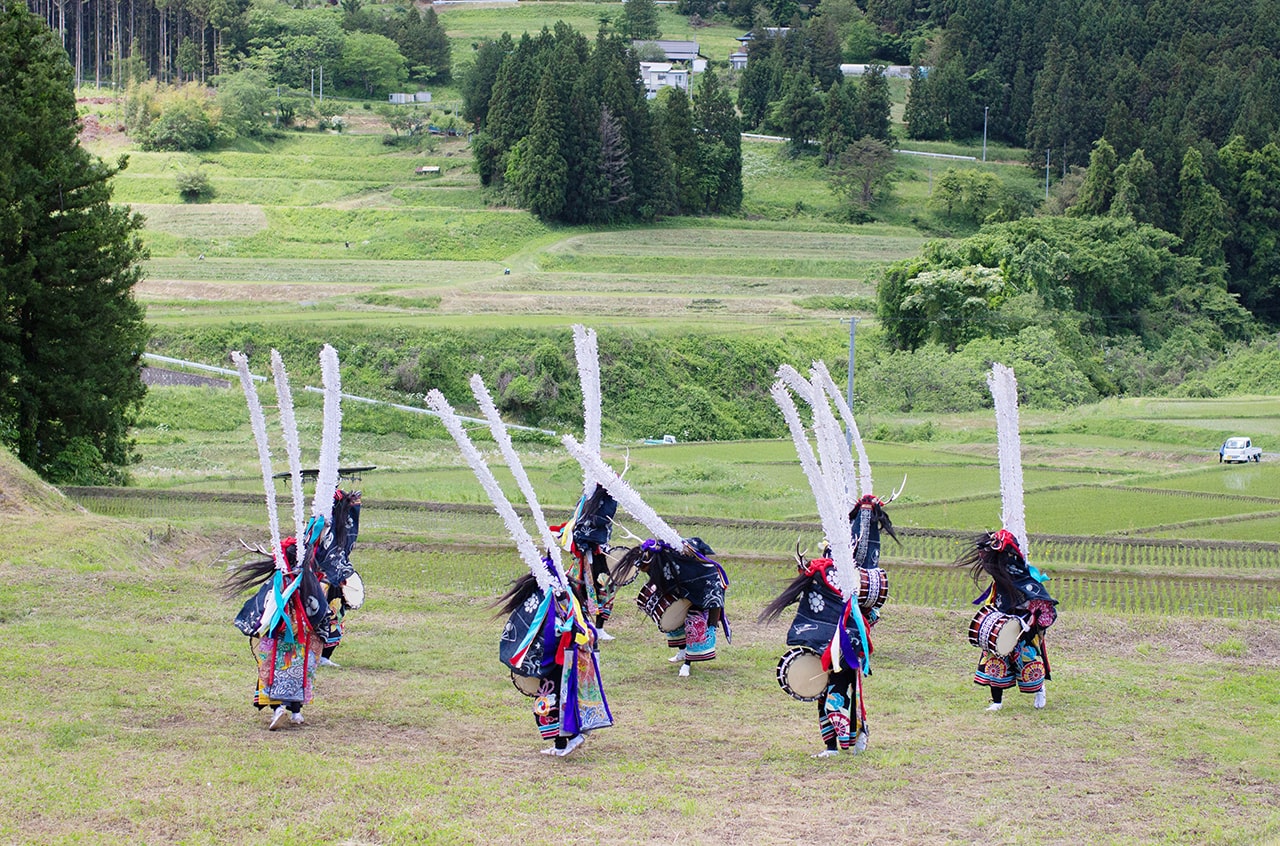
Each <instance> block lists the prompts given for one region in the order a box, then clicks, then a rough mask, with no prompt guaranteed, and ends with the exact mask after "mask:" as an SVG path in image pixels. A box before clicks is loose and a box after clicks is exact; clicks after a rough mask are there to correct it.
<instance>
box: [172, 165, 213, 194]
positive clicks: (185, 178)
mask: <svg viewBox="0 0 1280 846" xmlns="http://www.w3.org/2000/svg"><path fill="white" fill-rule="evenodd" d="M173 180H174V183H175V184H176V185H177V186H178V193H179V194H180V195H181V196H182V199H184V200H187V201H195V200H204V199H208V198H209V197H212V196H213V184H212V183H211V182H209V175H208V174H207V173H205V172H204V170H203V169H202V168H200V167H199V166H196V167H193V168H191V169H189V170H188V169H185V168H184V169H182V170H179V171H178V173H177V175H175V176H174V178H173Z"/></svg>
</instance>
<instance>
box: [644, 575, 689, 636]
mask: <svg viewBox="0 0 1280 846" xmlns="http://www.w3.org/2000/svg"><path fill="white" fill-rule="evenodd" d="M636 605H638V606H640V610H641V611H643V612H644V613H646V614H648V615H649V618H650V619H651V620H653V621H654V622H655V623H657V624H658V628H659V629H660V630H661V631H664V632H674V631H676V630H677V629H679V628H680V627H681V626H683V625H684V621H685V618H686V617H688V616H689V609H690V608H692V607H693V603H692V602H690V601H689V600H687V599H680V598H678V597H675V596H673V595H671V594H669V593H664V594H660V593H658V588H657V586H656V585H655V584H654V583H653V582H649V583H648V584H647V585H645V586H644V587H642V588H640V593H639V594H637V595H636Z"/></svg>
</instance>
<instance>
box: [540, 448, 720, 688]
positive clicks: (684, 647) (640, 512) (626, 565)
mask: <svg viewBox="0 0 1280 846" xmlns="http://www.w3.org/2000/svg"><path fill="white" fill-rule="evenodd" d="M562 441H563V443H564V445H565V449H567V450H569V454H570V455H572V456H573V457H574V458H575V459H577V461H578V463H579V464H581V465H582V469H583V470H584V471H585V472H586V473H587V474H588V475H589V476H591V478H592V479H594V480H595V482H596V483H598V484H599V485H601V486H602V487H604V488H605V490H607V491H608V492H609V494H610V495H612V496H613V497H614V498H615V499H616V500H617V501H618V504H619V505H621V506H622V507H623V508H625V509H626V510H627V512H628V513H630V514H631V515H632V516H633V517H635V518H636V519H637V520H639V521H640V522H641V523H643V524H644V525H645V527H646V528H648V529H649V531H651V532H653V537H651V538H649V539H648V540H645V541H644V542H643V543H642V544H641V545H639V546H636V547H633V548H632V549H631V550H629V551H628V552H627V553H626V555H624V556H622V559H621V560H620V561H619V562H618V563H617V564H616V565H615V566H614V567H613V568H612V570H611V571H610V575H611V577H612V579H613V583H614V584H615V585H618V586H620V587H621V586H625V585H628V584H630V583H631V582H632V581H634V580H635V578H636V576H637V574H638V573H641V572H643V573H645V574H646V575H647V576H648V577H649V581H648V583H647V584H645V586H644V587H643V588H641V590H640V594H639V596H637V597H636V604H637V605H639V606H640V607H641V609H643V610H644V611H645V613H646V614H648V615H649V616H650V617H651V618H652V619H653V620H654V621H655V622H656V623H657V624H658V628H659V630H660V631H662V632H663V633H664V634H665V635H666V637H667V645H668V646H671V647H672V648H674V649H676V653H675V655H673V656H672V657H671V658H670V659H669V660H670V661H671V662H672V663H673V664H679V665H680V671H679V673H680V675H681V676H685V677H687V676H688V675H689V673H690V671H691V668H692V665H693V664H694V663H696V662H699V661H711V660H713V659H714V658H715V657H716V629H717V628H723V629H724V634H725V640H726V641H731V640H732V633H731V629H730V628H729V620H728V618H727V617H726V616H725V610H724V609H725V591H726V590H727V589H728V587H729V577H728V575H727V574H726V573H725V571H724V568H723V567H721V566H720V564H719V563H718V562H717V561H715V560H714V559H712V558H711V557H710V556H712V555H714V554H715V551H714V550H713V549H712V548H711V547H710V546H709V545H708V544H707V543H706V542H705V541H703V540H702V539H701V538H693V537H691V538H682V537H680V535H679V534H678V533H677V532H676V531H675V529H673V528H671V526H669V525H667V523H666V521H664V520H663V519H662V518H661V517H659V516H658V514H657V512H655V511H654V510H653V509H652V508H650V507H649V505H648V504H647V503H645V501H644V500H643V499H641V498H640V495H639V494H637V493H636V492H635V490H633V489H632V487H631V486H630V485H629V484H627V483H626V482H625V481H623V479H622V477H621V476H619V475H618V474H617V473H615V472H614V470H613V468H611V467H609V465H607V464H605V463H604V461H603V460H602V459H601V458H600V456H599V455H598V454H596V453H593V452H591V451H589V450H587V449H586V448H585V447H583V446H582V445H581V444H579V443H578V442H577V441H576V440H575V439H574V438H573V437H572V436H570V435H566V436H565V437H564V438H563V439H562Z"/></svg>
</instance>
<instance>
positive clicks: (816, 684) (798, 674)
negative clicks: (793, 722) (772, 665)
mask: <svg viewBox="0 0 1280 846" xmlns="http://www.w3.org/2000/svg"><path fill="white" fill-rule="evenodd" d="M827 675H828V674H827V671H826V670H824V669H823V668H822V656H821V655H819V654H818V653H817V652H815V651H814V650H812V649H810V648H809V647H807V646H796V647H793V648H792V649H788V650H787V651H786V652H784V653H782V657H781V658H779V659H778V684H779V686H781V687H782V689H783V690H784V691H786V693H787V695H789V696H791V697H792V698H794V699H799V700H800V701H801V702H813V701H814V700H816V699H817V698H818V697H820V696H822V692H823V691H824V690H826V689H827Z"/></svg>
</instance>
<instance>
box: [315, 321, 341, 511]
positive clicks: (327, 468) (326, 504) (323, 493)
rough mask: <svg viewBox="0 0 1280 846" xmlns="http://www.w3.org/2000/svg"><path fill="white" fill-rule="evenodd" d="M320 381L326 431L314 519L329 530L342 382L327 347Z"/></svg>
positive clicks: (335, 357)
mask: <svg viewBox="0 0 1280 846" xmlns="http://www.w3.org/2000/svg"><path fill="white" fill-rule="evenodd" d="M320 378H321V381H322V383H323V385H324V431H323V434H322V435H321V436H320V464H319V467H318V472H317V474H316V498H315V500H314V501H313V502H312V504H311V515H312V516H313V517H322V518H324V522H325V525H326V526H328V524H329V521H330V518H331V517H332V516H333V495H334V493H335V492H336V491H337V490H338V451H339V449H340V448H341V439H342V379H341V376H340V374H339V371H338V351H337V350H335V349H334V348H333V347H331V346H329V345H328V344H325V345H324V346H323V347H322V348H321V349H320Z"/></svg>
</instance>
